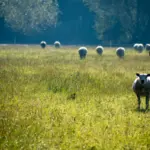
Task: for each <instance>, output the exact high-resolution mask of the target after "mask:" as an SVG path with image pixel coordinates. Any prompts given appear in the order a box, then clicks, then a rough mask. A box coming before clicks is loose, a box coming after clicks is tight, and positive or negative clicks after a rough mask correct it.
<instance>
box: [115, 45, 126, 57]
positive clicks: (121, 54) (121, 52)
mask: <svg viewBox="0 0 150 150" xmlns="http://www.w3.org/2000/svg"><path fill="white" fill-rule="evenodd" d="M116 55H117V56H118V57H119V58H123V57H124V55H125V48H123V47H119V48H117V49H116Z"/></svg>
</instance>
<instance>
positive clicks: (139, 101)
mask: <svg viewBox="0 0 150 150" xmlns="http://www.w3.org/2000/svg"><path fill="white" fill-rule="evenodd" d="M137 100H138V108H137V109H138V110H140V105H141V99H140V95H138V94H137Z"/></svg>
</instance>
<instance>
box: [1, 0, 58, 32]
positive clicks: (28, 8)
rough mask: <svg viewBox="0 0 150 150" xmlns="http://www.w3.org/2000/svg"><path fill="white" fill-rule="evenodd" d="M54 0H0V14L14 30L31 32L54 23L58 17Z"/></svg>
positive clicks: (56, 4)
mask: <svg viewBox="0 0 150 150" xmlns="http://www.w3.org/2000/svg"><path fill="white" fill-rule="evenodd" d="M58 13H59V10H58V3H57V1H56V0H24V1H23V0H0V14H1V17H3V18H4V20H5V22H6V23H7V24H8V25H9V26H10V27H11V28H12V29H13V30H16V31H21V32H23V33H25V34H31V33H32V32H34V31H40V30H44V29H46V28H47V27H50V26H52V25H55V24H56V23H57V18H58Z"/></svg>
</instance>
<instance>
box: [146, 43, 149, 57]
mask: <svg viewBox="0 0 150 150" xmlns="http://www.w3.org/2000/svg"><path fill="white" fill-rule="evenodd" d="M145 49H146V51H148V52H149V56H150V44H146V46H145Z"/></svg>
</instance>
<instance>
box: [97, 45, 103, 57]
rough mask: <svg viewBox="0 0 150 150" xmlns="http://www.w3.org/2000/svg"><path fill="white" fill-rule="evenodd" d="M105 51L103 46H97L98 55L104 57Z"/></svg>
mask: <svg viewBox="0 0 150 150" xmlns="http://www.w3.org/2000/svg"><path fill="white" fill-rule="evenodd" d="M103 51H104V48H103V47H102V46H97V47H96V52H97V54H99V55H102V54H103Z"/></svg>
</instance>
